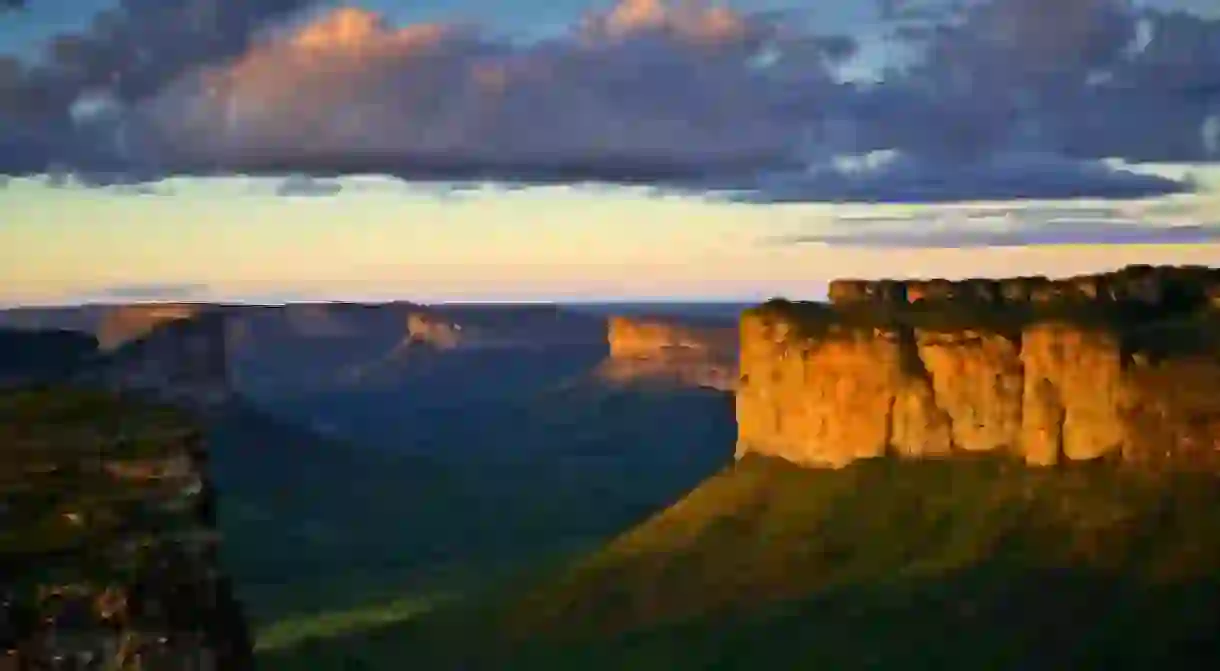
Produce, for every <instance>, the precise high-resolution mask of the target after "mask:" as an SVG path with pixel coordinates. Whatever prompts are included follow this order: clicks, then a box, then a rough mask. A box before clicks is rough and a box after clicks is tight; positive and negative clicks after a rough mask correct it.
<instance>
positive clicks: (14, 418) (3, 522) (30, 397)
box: [0, 387, 252, 671]
mask: <svg viewBox="0 0 1220 671" xmlns="http://www.w3.org/2000/svg"><path fill="white" fill-rule="evenodd" d="M0 444H3V445H4V450H3V451H2V452H0V668H14V669H27V668H31V669H32V668H48V669H49V668H74V669H75V668H81V669H83V668H106V669H137V668H138V669H153V670H156V669H165V670H169V669H198V670H200V671H213V670H220V669H224V670H229V669H232V670H235V671H240V670H242V669H249V668H252V659H251V655H252V653H251V644H250V640H249V635H248V632H247V630H246V625H245V621H244V618H243V614H242V609H241V607H240V605H239V604H238V603H237V602H236V601H235V599H234V598H233V595H232V591H231V588H230V585H229V584H228V581H227V580H226V579H225V578H224V577H223V574H222V573H221V571H220V569H219V565H218V560H217V542H218V538H217V534H216V531H215V519H214V501H213V491H212V487H211V484H210V482H209V480H208V475H207V472H206V467H205V452H204V448H203V445H202V438H201V434H200V433H199V431H198V430H197V428H196V427H195V425H194V423H193V420H192V419H191V418H189V417H188V416H187V415H185V414H183V412H182V411H179V410H174V409H172V408H169V407H162V406H157V405H150V404H148V403H146V402H144V401H137V400H134V399H125V398H122V397H119V396H116V395H114V394H111V393H108V392H100V391H85V390H80V389H70V388H61V387H44V388H37V389H27V390H19V391H9V392H6V393H4V394H0ZM6 665H7V666H6Z"/></svg>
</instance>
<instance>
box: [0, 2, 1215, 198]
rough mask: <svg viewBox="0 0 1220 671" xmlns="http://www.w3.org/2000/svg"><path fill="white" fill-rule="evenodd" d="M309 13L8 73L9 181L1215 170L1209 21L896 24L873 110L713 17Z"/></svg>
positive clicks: (834, 59)
mask: <svg viewBox="0 0 1220 671" xmlns="http://www.w3.org/2000/svg"><path fill="white" fill-rule="evenodd" d="M310 4H311V3H310V2H309V1H308V0H259V1H258V2H248V3H230V2H225V1H223V0H170V1H168V2H164V3H152V2H150V0H126V2H124V3H123V5H122V7H123V9H122V11H121V12H120V13H119V14H117V15H104V16H102V17H99V18H98V20H97V21H95V25H94V26H93V28H91V30H90V31H88V33H86V34H85V35H82V36H66V37H64V38H62V39H59V40H57V41H55V42H54V43H53V44H52V45H51V47H50V48H49V54H51V56H52V58H51V65H50V66H48V67H47V68H43V69H39V68H33V67H29V66H27V65H25V64H21V63H16V62H8V63H7V64H6V63H5V62H3V61H0V110H5V109H7V110H9V113H8V116H9V117H10V119H20V120H21V122H20V124H18V125H17V126H14V124H12V123H11V122H10V124H9V125H8V126H7V127H6V126H5V125H3V123H0V145H2V146H0V149H3V148H5V147H11V148H12V149H11V151H9V152H7V156H5V157H4V158H3V159H0V171H9V172H14V171H20V170H29V169H31V168H29V166H35V168H34V169H37V166H45V165H47V164H48V163H50V162H52V161H55V160H58V161H61V162H64V161H67V162H69V163H72V164H74V165H77V164H99V163H100V164H103V165H108V164H107V163H106V161H105V160H103V159H107V158H108V159H109V160H110V161H111V164H126V165H137V166H140V167H141V168H144V169H151V168H156V169H158V170H161V171H164V172H167V173H215V172H218V171H219V172H247V173H268V174H276V175H284V174H307V175H313V176H316V177H328V176H338V175H348V174H352V173H386V174H391V175H397V176H401V177H408V178H411V179H423V180H473V181H485V180H492V181H517V182H529V183H538V182H540V183H573V182H581V181H587V180H594V181H598V180H602V181H614V182H620V183H623V182H634V183H642V184H650V185H656V184H663V185H692V184H694V185H700V184H712V185H719V186H722V187H723V188H725V189H734V190H737V191H742V192H745V193H748V194H749V195H747V196H745V197H746V198H747V199H758V200H767V199H770V200H779V201H786V200H800V199H831V200H839V199H846V200H871V201H879V200H913V201H936V200H955V199H968V198H979V197H991V198H1008V197H1019V196H1027V197H1042V198H1052V197H1069V196H1084V195H1089V196H1110V197H1138V196H1142V195H1148V194H1152V193H1163V192H1171V191H1175V190H1181V189H1183V188H1187V187H1188V186H1189V185H1186V184H1182V183H1176V182H1177V181H1176V180H1174V179H1171V178H1168V177H1163V176H1162V177H1157V176H1148V175H1140V174H1134V175H1133V174H1129V171H1125V170H1122V169H1117V168H1115V167H1114V166H1112V165H1110V164H1108V163H1104V162H1102V161H1101V159H1109V158H1113V157H1118V158H1124V159H1127V160H1129V161H1148V160H1158V161H1202V160H1215V159H1220V75H1218V74H1217V73H1220V51H1218V50H1216V49H1215V48H1214V45H1215V44H1216V43H1220V21H1216V20H1212V21H1209V20H1205V19H1203V18H1200V17H1198V16H1194V15H1190V14H1182V13H1165V12H1156V11H1151V10H1138V9H1135V8H1134V7H1133V6H1132V4H1131V3H1130V2H1128V0H963V1H961V2H954V3H943V2H926V3H911V2H904V3H893V2H888V3H885V4H886V7H885V8H884V9H886V11H885V12H884V15H885V16H886V17H888V19H889V21H890V22H891V23H890V25H891V26H892V27H893V28H894V34H893V37H892V39H893V40H894V43H893V44H892V45H891V46H894V47H895V48H894V49H891V51H893V52H895V53H899V52H902V53H907V52H909V53H910V54H911V58H910V61H909V62H905V63H898V66H899V67H893V68H891V69H890V70H888V71H886V72H885V74H884V76H883V77H881V79H880V81H877V82H875V83H871V84H867V85H866V84H859V83H853V82H849V81H844V80H843V76H844V72H845V71H847V70H848V69H849V68H845V67H844V65H845V64H847V63H849V62H850V61H851V59H852V58H853V57H854V55H855V54H856V51H857V43H856V41H855V40H854V39H853V38H852V36H849V35H827V34H821V33H819V32H818V31H817V30H816V29H815V28H814V27H815V26H816V23H815V22H810V21H803V20H802V21H798V20H796V18H794V17H795V15H789V14H784V13H766V14H761V13H746V12H741V11H735V10H733V9H730V8H728V7H727V6H721V5H718V4H713V3H710V2H698V1H695V0H689V1H688V0H669V1H666V0H620V1H619V2H618V3H617V4H616V5H613V6H610V7H609V8H608V9H606V10H605V11H600V12H594V13H591V14H590V15H588V16H586V17H585V18H584V19H583V20H582V21H580V22H578V23H577V24H575V25H573V26H572V27H571V29H570V30H569V31H567V32H566V33H564V34H561V35H559V36H557V37H553V38H548V39H545V40H542V41H537V42H532V43H520V42H513V41H510V40H507V39H503V38H500V37H496V36H493V35H491V34H489V33H487V32H484V31H483V30H481V29H480V28H479V27H478V26H475V25H465V24H445V23H440V24H416V25H408V26H405V27H392V26H389V25H387V24H386V23H384V22H383V21H382V20H381V19H380V18H379V17H377V16H376V15H374V14H371V13H369V12H366V11H363V10H359V9H354V8H350V7H349V8H345V9H340V10H335V11H333V12H330V13H326V14H321V15H319V16H318V17H316V20H314V21H311V22H309V23H305V24H303V25H300V26H297V27H296V28H295V29H294V30H289V29H288V26H283V25H280V24H279V23H277V22H278V20H279V19H282V18H283V17H287V16H292V15H293V14H292V13H293V12H294V10H297V9H300V8H302V7H305V6H308V5H310ZM163 26H172V28H166V29H165V30H162V27H163ZM269 26H274V27H276V28H278V29H279V30H277V31H272V32H267V31H266V30H265V29H266V28H268V27H269ZM163 33H164V34H163ZM899 43H901V44H899ZM898 47H901V48H898ZM851 69H854V68H851ZM6 82H7V83H6ZM4 117H5V114H4V113H3V112H0V122H2V121H3V119H4ZM48 119H49V120H48ZM14 127H16V128H17V130H18V131H19V132H13V128H14ZM65 134H66V135H65ZM65 137H69V138H71V141H64V138H65ZM5 143H7V144H5ZM86 148H89V149H90V151H92V154H88V152H86ZM844 155H893V156H897V157H899V158H898V159H897V160H895V161H894V162H892V163H889V164H886V165H884V166H880V167H874V168H870V169H868V170H856V169H845V168H844V167H843V166H842V165H841V163H838V162H836V159H835V157H837V156H844ZM6 162H7V163H8V165H5V164H4V163H6ZM295 195H301V194H295Z"/></svg>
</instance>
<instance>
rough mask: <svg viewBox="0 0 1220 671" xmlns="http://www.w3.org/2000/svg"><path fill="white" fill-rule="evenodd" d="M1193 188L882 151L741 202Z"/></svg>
mask: <svg viewBox="0 0 1220 671" xmlns="http://www.w3.org/2000/svg"><path fill="white" fill-rule="evenodd" d="M1188 189H1189V185H1188V184H1186V183H1182V182H1178V181H1175V180H1173V179H1170V178H1168V177H1163V176H1159V175H1151V174H1141V173H1135V172H1130V171H1127V170H1123V169H1121V168H1113V167H1110V166H1107V165H1105V164H1103V163H1100V162H1094V161H1086V160H1076V159H1069V158H1064V157H1063V156H1060V155H1057V154H1049V153H1045V152H1042V153H1034V152H1024V153H1023V152H1004V153H998V152H997V153H991V154H988V155H985V156H983V157H981V158H978V159H973V160H969V161H967V160H957V161H953V160H948V159H947V158H946V157H945V156H943V155H934V156H928V155H926V154H918V153H916V154H905V153H901V152H880V153H878V154H873V155H871V156H867V157H864V158H856V159H852V160H843V159H838V160H831V161H828V162H826V163H825V164H821V165H817V166H815V167H814V168H813V169H810V170H806V171H802V172H800V173H794V174H790V175H782V174H780V175H775V176H772V177H769V178H764V179H760V180H759V181H758V183H757V184H756V185H755V187H754V188H753V189H751V190H749V191H748V192H746V193H743V194H742V195H741V196H740V199H741V200H746V201H750V202H759V203H783V202H805V201H856V202H907V203H930V202H943V201H962V200H1012V199H1020V198H1039V199H1069V198H1085V197H1094V198H1143V197H1149V196H1156V195H1161V194H1167V193H1177V192H1183V191H1186V190H1188Z"/></svg>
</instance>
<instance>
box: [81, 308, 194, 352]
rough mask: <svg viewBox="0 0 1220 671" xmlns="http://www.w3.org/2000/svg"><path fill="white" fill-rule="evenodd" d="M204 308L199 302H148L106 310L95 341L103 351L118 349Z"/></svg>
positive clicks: (191, 315) (188, 317) (190, 316)
mask: <svg viewBox="0 0 1220 671" xmlns="http://www.w3.org/2000/svg"><path fill="white" fill-rule="evenodd" d="M205 309H207V306H205V305H202V304H190V303H150V304H147V305H138V304H137V305H123V306H115V307H111V308H109V309H107V310H106V312H105V314H104V315H103V317H102V319H101V323H100V324H99V325H98V328H97V339H98V344H99V345H100V346H101V348H102V350H104V351H111V350H114V349H117V348H118V347H120V346H121V345H123V344H124V343H126V342H129V341H131V340H136V339H138V338H141V337H143V336H145V335H147V334H148V333H149V332H151V331H152V330H153V329H155V328H157V327H158V326H161V325H162V324H165V323H167V322H172V321H177V320H180V319H190V318H192V317H194V316H195V315H197V314H199V313H200V312H201V311H203V310H205Z"/></svg>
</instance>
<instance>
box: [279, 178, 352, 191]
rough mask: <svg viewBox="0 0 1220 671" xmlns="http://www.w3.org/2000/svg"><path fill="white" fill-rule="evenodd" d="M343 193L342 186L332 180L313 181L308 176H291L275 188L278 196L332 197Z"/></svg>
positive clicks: (313, 179)
mask: <svg viewBox="0 0 1220 671" xmlns="http://www.w3.org/2000/svg"><path fill="white" fill-rule="evenodd" d="M341 191H343V185H342V184H340V183H339V182H336V181H332V180H323V179H315V178H313V177H310V176H308V175H293V176H291V177H287V178H285V179H284V180H283V181H281V182H280V183H279V186H277V187H276V189H275V193H276V195H279V196H334V195H336V194H338V193H339V192H341Z"/></svg>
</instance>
